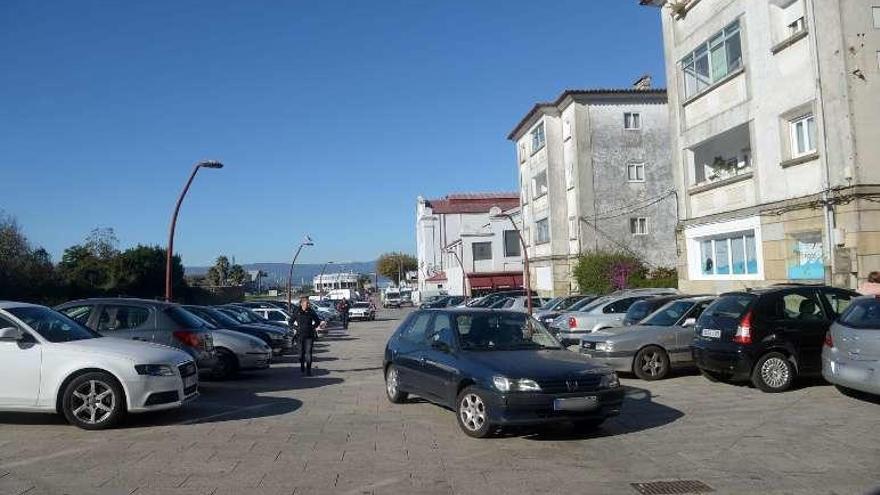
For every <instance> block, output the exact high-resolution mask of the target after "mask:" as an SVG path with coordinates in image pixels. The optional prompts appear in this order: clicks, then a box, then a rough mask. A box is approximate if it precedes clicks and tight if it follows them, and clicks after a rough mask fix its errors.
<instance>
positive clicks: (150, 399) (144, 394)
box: [126, 375, 199, 413]
mask: <svg viewBox="0 0 880 495" xmlns="http://www.w3.org/2000/svg"><path fill="white" fill-rule="evenodd" d="M127 386H128V390H127V391H126V392H127V394H128V402H129V407H128V412H130V413H142V412H148V411H163V410H166V409H175V408H178V407H180V406H182V405H183V404H185V403H187V402H189V401H191V400H193V399H195V398H196V397H198V396H199V385H198V375H196V378H195V385H191V386H190V387H188V388H186V389H184V386H183V379H182V378H181V377H180V376H149V377H139V379H137V380H133V381H129V382H128V383H127Z"/></svg>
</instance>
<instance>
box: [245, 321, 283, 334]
mask: <svg viewBox="0 0 880 495" xmlns="http://www.w3.org/2000/svg"><path fill="white" fill-rule="evenodd" d="M239 329H241V330H250V331H252V332H269V333H277V334H283V333H286V332H287V331H286V330H285V329H284V328H282V327H279V326H276V325H264V324H262V323H248V324H247V325H239V326H238V327H235V328H233V329H232V330H239Z"/></svg>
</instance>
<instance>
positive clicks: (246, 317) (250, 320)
mask: <svg viewBox="0 0 880 495" xmlns="http://www.w3.org/2000/svg"><path fill="white" fill-rule="evenodd" d="M217 309H219V310H221V311H223V312H225V313H226V314H228V315H229V316H232V317H233V318H235V319H236V320H238V321H240V322H242V323H247V324H261V325H272V326H275V327H278V328H283V329H285V330H287V329H289V328H290V327H288V326H287V325H285V324H284V323H282V322H278V321H270V320H267V319H266V318H263V317H262V316H260V315H258V314H257V313H255V312H254V310H252V309H250V308H245V307H244V306H239V305H237V304H226V305H223V306H217Z"/></svg>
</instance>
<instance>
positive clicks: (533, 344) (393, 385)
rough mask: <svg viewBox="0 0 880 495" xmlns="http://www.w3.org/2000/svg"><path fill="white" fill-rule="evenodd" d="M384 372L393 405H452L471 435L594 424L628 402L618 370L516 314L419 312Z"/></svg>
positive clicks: (398, 336)
mask: <svg viewBox="0 0 880 495" xmlns="http://www.w3.org/2000/svg"><path fill="white" fill-rule="evenodd" d="M384 369H385V384H386V387H385V388H386V392H387V394H388V399H389V400H390V401H391V402H394V403H401V402H404V401H405V400H406V398H407V396H408V395H409V394H414V395H418V396H420V397H423V398H425V399H428V400H430V401H432V402H434V403H437V404H439V405H442V406H446V407H449V408H451V409H453V410H454V411H455V412H456V417H457V418H458V424H459V426H460V427H461V429H462V431H464V432H465V433H466V434H467V435H470V436H472V437H485V436H488V435H490V434H492V433H493V432H494V431H495V430H496V429H497V428H498V427H502V426H508V425H530V424H538V423H547V422H556V421H568V422H574V423H577V424H580V425H584V426H590V427H595V426H598V425H599V424H600V423H602V422H603V421H604V420H605V419H607V418H608V417H610V416H615V415H617V414H619V413H620V408H621V404H622V402H623V389H622V388H621V387H620V383H619V381H618V379H617V375H616V374H615V373H614V371H612V370H611V369H609V368H607V367H605V366H602V365H598V364H596V363H594V362H592V361H591V360H590V359H589V358H586V357H584V356H581V355H580V354H578V353H574V352H571V351H568V350H566V349H565V348H563V347H562V346H561V345H560V344H559V342H558V341H557V340H556V339H555V338H553V336H551V335H550V333H549V332H547V330H546V329H545V328H544V327H543V325H541V324H540V323H539V322H538V321H537V320H535V319H534V318H531V317H530V316H528V315H526V314H524V313H521V312H515V311H497V310H480V309H452V310H430V309H429V310H422V311H417V312H414V313H412V314H411V315H409V317H408V318H407V319H406V320H405V321H404V322H403V323H402V324H401V325H400V327H399V328H398V329H397V331H395V332H394V335H392V336H391V338H390V339H389V341H388V345H387V346H386V348H385V363H384Z"/></svg>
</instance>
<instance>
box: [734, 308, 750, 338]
mask: <svg viewBox="0 0 880 495" xmlns="http://www.w3.org/2000/svg"><path fill="white" fill-rule="evenodd" d="M733 341H734V342H736V343H737V344H751V343H752V311H751V310H749V311H748V312H747V313H746V314H745V315H744V316H743V317H742V319H741V320H740V321H739V326H738V327H736V335H734V336H733Z"/></svg>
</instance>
